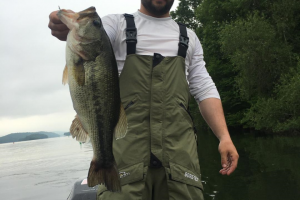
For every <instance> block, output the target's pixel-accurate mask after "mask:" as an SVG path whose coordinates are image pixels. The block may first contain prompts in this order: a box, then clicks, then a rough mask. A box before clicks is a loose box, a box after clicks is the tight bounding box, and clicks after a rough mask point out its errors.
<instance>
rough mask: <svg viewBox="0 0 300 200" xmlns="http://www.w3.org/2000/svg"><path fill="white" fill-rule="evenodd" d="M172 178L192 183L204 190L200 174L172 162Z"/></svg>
mask: <svg viewBox="0 0 300 200" xmlns="http://www.w3.org/2000/svg"><path fill="white" fill-rule="evenodd" d="M170 179H171V180H174V181H178V182H181V183H185V184H187V185H192V186H195V187H198V188H200V189H201V190H203V185H202V183H201V178H200V175H199V174H197V173H195V172H193V171H191V170H188V169H187V168H185V167H183V166H181V165H178V164H176V163H172V162H170Z"/></svg>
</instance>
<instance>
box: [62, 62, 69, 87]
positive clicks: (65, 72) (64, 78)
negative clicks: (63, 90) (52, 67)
mask: <svg viewBox="0 0 300 200" xmlns="http://www.w3.org/2000/svg"><path fill="white" fill-rule="evenodd" d="M62 83H63V84H64V85H66V84H67V83H68V67H67V65H66V66H65V69H64V72H63V77H62Z"/></svg>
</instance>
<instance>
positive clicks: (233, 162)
mask: <svg viewBox="0 0 300 200" xmlns="http://www.w3.org/2000/svg"><path fill="white" fill-rule="evenodd" d="M237 164H238V156H235V157H231V164H230V168H229V170H228V171H227V175H230V174H231V173H232V172H234V170H235V169H236V168H237Z"/></svg>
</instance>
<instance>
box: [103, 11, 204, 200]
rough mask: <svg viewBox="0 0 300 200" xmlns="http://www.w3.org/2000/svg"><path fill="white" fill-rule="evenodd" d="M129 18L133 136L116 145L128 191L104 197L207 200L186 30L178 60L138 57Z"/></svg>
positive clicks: (123, 80) (127, 86)
mask: <svg viewBox="0 0 300 200" xmlns="http://www.w3.org/2000/svg"><path fill="white" fill-rule="evenodd" d="M124 16H125V19H126V22H127V28H126V42H127V57H126V61H125V65H124V68H123V70H122V73H121V75H120V91H121V100H122V104H123V106H124V108H125V111H126V115H127V120H128V132H127V135H126V136H125V137H124V138H121V139H119V140H115V141H114V144H113V148H114V156H115V159H116V162H117V165H118V169H119V173H120V180H121V185H122V192H121V193H112V192H109V191H106V188H105V187H103V186H100V187H99V190H98V199H103V200H121V199H122V200H132V199H134V200H136V199H143V200H152V199H155V200H165V199H176V200H181V199H182V200H186V199H191V200H192V199H193V200H194V199H197V200H198V199H203V196H202V189H203V187H202V184H201V179H200V166H199V160H198V154H197V142H196V140H195V135H194V129H193V122H192V119H191V117H190V115H189V113H188V112H187V107H188V102H189V98H190V93H189V87H188V83H187V80H186V74H185V57H186V52H187V48H188V37H187V31H186V27H185V26H184V25H183V24H179V28H180V36H179V38H180V40H179V49H178V56H175V57H164V56H162V55H160V54H158V53H154V55H153V56H148V55H136V54H135V50H136V43H137V40H136V36H137V31H136V28H135V23H134V18H133V16H132V15H128V14H125V15H124Z"/></svg>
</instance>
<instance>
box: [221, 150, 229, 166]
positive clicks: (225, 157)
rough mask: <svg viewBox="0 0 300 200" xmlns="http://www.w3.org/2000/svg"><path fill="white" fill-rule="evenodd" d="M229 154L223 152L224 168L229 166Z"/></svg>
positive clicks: (222, 161)
mask: <svg viewBox="0 0 300 200" xmlns="http://www.w3.org/2000/svg"><path fill="white" fill-rule="evenodd" d="M227 158H228V156H227V152H222V153H221V165H222V167H223V168H225V167H227V166H228V159H227Z"/></svg>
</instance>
